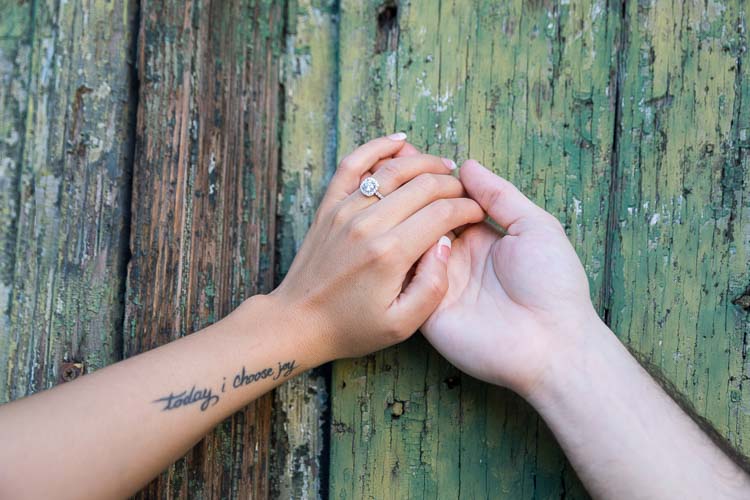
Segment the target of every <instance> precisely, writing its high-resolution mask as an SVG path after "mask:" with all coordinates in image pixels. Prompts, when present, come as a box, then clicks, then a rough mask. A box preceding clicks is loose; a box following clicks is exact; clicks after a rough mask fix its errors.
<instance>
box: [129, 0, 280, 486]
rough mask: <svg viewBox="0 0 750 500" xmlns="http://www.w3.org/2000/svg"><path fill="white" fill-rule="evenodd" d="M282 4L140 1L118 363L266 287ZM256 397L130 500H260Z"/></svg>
mask: <svg viewBox="0 0 750 500" xmlns="http://www.w3.org/2000/svg"><path fill="white" fill-rule="evenodd" d="M283 13H284V11H283V3H282V2H274V1H271V0H267V1H266V0H244V1H241V2H220V1H211V0H205V1H204V0H196V1H194V2H176V1H171V0H156V1H151V0H146V1H144V2H143V3H142V4H141V26H140V33H139V49H138V76H139V79H140V97H139V112H138V120H137V141H136V159H135V167H134V188H133V212H132V229H131V250H132V253H133V256H132V260H131V262H130V267H129V273H128V288H127V298H126V317H125V342H124V345H125V355H126V356H130V355H134V354H136V353H138V352H141V351H143V350H147V349H150V348H152V347H155V346H158V345H161V344H164V343H167V342H169V341H171V340H174V339H176V338H178V337H180V336H183V335H187V334H189V333H192V332H194V331H196V330H198V329H200V328H201V327H203V326H205V325H207V324H209V323H212V322H214V321H216V320H218V319H219V318H221V317H222V316H224V315H226V314H227V313H228V312H229V311H230V310H231V309H232V308H234V307H235V306H237V305H238V304H239V303H240V302H241V301H242V300H243V299H245V298H246V297H249V296H251V295H253V294H255V293H258V292H265V291H268V290H270V289H271V287H272V285H273V271H274V262H273V256H274V239H275V238H274V235H275V216H276V206H275V203H276V185H277V178H276V176H277V172H276V170H277V164H278V149H279V138H278V135H279V132H278V120H279V118H280V116H279V105H280V104H279V81H278V78H279V60H280V55H281V52H282V32H283ZM271 402H272V398H271V396H270V395H267V396H265V397H262V398H260V399H259V400H257V401H256V402H254V403H253V404H251V405H250V406H248V407H247V408H246V409H244V410H243V411H240V412H238V413H237V414H235V415H234V416H233V417H232V418H230V419H228V420H227V421H225V422H223V423H222V424H220V425H219V426H218V427H217V429H216V430H215V431H214V432H213V433H212V434H210V435H209V436H207V437H206V438H205V439H204V440H203V441H201V442H200V443H199V444H198V445H197V446H196V447H195V448H194V449H193V450H192V451H190V452H189V453H188V454H187V455H186V456H185V457H184V458H182V459H181V460H179V461H178V462H177V463H176V464H175V465H173V466H171V467H170V468H169V469H168V470H167V471H166V472H165V473H163V474H162V475H161V476H160V477H159V478H158V479H156V480H155V481H154V482H152V483H151V484H150V485H149V486H148V487H147V488H146V489H145V490H143V492H142V493H141V494H140V495H139V496H140V497H141V498H154V497H157V498H162V497H165V496H166V497H170V498H201V497H203V498H238V497H239V498H248V497H252V498H265V497H266V496H267V494H268V470H269V456H268V454H269V437H270V415H271Z"/></svg>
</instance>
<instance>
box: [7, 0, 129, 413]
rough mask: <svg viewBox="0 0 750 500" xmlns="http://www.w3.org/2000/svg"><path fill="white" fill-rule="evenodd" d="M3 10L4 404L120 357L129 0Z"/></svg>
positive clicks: (24, 4)
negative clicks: (74, 369)
mask: <svg viewBox="0 0 750 500" xmlns="http://www.w3.org/2000/svg"><path fill="white" fill-rule="evenodd" d="M0 10H1V11H2V18H1V19H0V82H2V83H1V84H2V87H3V89H2V90H0V120H1V121H2V123H1V124H0V185H1V186H2V188H3V189H2V194H0V225H1V226H2V230H0V248H1V249H2V254H1V258H0V262H1V264H0V307H1V309H2V310H1V311H0V314H1V315H2V318H1V319H0V402H4V401H8V400H10V399H16V398H19V397H22V396H24V395H26V394H29V393H32V392H35V391H38V390H41V389H46V388H48V387H51V386H52V385H54V384H55V383H56V382H58V380H59V379H60V375H61V368H62V364H63V362H66V361H68V362H82V363H83V365H84V369H85V370H88V371H92V370H95V369H97V368H100V367H103V366H105V365H107V364H109V363H112V362H114V361H117V360H118V359H119V357H120V350H121V327H122V302H121V298H122V297H121V295H122V292H123V283H124V275H125V269H124V261H125V258H126V257H127V213H128V206H129V196H130V166H131V163H132V157H131V152H132V142H133V138H132V131H133V120H134V92H133V88H132V83H133V82H132V78H131V77H132V72H133V70H132V66H131V64H130V63H131V61H130V59H131V56H132V51H133V41H134V37H133V35H132V31H133V28H134V26H133V22H134V15H135V3H134V2H132V1H129V0H115V1H112V2H97V1H93V0H80V1H74V2H63V1H59V2H58V1H51V2H22V3H18V2H11V1H4V2H2V5H1V6H0Z"/></svg>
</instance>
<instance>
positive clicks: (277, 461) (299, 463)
mask: <svg viewBox="0 0 750 500" xmlns="http://www.w3.org/2000/svg"><path fill="white" fill-rule="evenodd" d="M337 22H338V12H337V2H336V1H334V0H298V1H290V2H289V3H288V7H287V30H286V31H287V38H286V53H285V55H284V123H283V128H282V148H281V151H282V155H281V172H280V182H279V205H278V216H279V227H278V231H277V233H278V234H277V242H278V251H277V255H278V256H279V262H278V268H279V277H280V278H281V277H283V274H284V273H285V272H286V271H287V270H288V268H289V266H290V265H291V263H292V260H293V259H294V256H295V255H296V253H297V250H298V249H299V247H300V245H301V244H302V240H303V239H304V237H305V233H306V232H307V228H308V227H309V225H310V223H311V222H312V219H313V216H314V215H315V210H316V209H317V205H318V202H319V201H320V197H321V196H322V194H323V193H324V192H325V189H326V185H327V182H328V179H329V178H330V176H331V174H332V172H333V170H334V169H335V161H336V158H335V156H336V149H335V148H336V129H335V123H336V109H337V104H338V102H337V98H336V84H337V77H338V75H337V67H336V66H337V59H336V49H337V35H338V32H337ZM327 399H328V394H327V389H326V378H325V376H324V374H323V373H322V371H321V370H313V371H312V372H306V373H302V374H300V375H298V376H297V377H295V378H294V379H292V380H290V381H289V382H287V383H285V384H284V385H282V386H280V387H279V388H277V389H276V391H275V396H274V415H275V416H274V423H273V425H274V442H273V453H274V454H273V462H272V471H271V472H272V474H271V476H272V481H273V483H272V485H271V488H272V489H271V492H272V497H273V498H280V499H306V498H318V497H319V496H320V493H321V489H322V488H326V487H327V477H325V475H326V474H327V472H328V471H327V468H326V465H327V464H326V463H325V459H326V457H325V453H326V452H327V450H325V449H324V447H325V445H326V441H327V436H326V435H325V433H326V432H327V431H328V429H327V427H326V426H325V418H326V407H327V404H328V401H327Z"/></svg>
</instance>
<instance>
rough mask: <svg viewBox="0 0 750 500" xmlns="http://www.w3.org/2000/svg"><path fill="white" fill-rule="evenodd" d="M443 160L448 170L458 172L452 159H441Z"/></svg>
mask: <svg viewBox="0 0 750 500" xmlns="http://www.w3.org/2000/svg"><path fill="white" fill-rule="evenodd" d="M440 160H442V162H443V165H445V166H446V167H448V170H456V162H455V161H453V160H451V159H450V158H440Z"/></svg>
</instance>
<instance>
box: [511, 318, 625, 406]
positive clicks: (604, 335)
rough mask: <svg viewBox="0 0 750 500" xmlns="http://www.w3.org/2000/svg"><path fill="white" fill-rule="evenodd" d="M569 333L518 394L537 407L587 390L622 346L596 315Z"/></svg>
mask: <svg viewBox="0 0 750 500" xmlns="http://www.w3.org/2000/svg"><path fill="white" fill-rule="evenodd" d="M580 328H581V331H579V332H575V334H571V335H570V336H569V337H568V338H569V339H570V341H569V342H568V343H566V345H565V347H564V348H562V349H560V350H559V351H558V352H556V353H555V355H554V356H553V357H551V359H549V360H548V362H547V364H546V365H545V368H544V369H543V370H542V372H541V373H540V375H539V378H538V380H537V381H536V383H535V384H534V385H533V387H532V388H531V389H530V390H529V391H528V392H527V393H526V394H522V396H523V397H524V398H525V399H526V400H527V401H529V403H530V404H531V405H532V406H534V407H536V408H537V409H538V410H539V409H541V408H543V407H554V406H558V405H560V404H561V403H562V402H563V401H562V400H563V399H567V398H571V397H575V395H576V394H578V393H581V392H584V391H588V390H590V389H591V385H592V384H594V383H596V381H597V380H598V379H599V378H600V376H601V374H602V373H603V371H604V370H608V369H611V368H612V367H613V366H616V365H617V364H618V363H619V361H620V360H621V359H622V355H623V354H624V355H626V356H627V355H628V353H627V350H626V349H625V347H624V346H623V345H622V344H621V343H620V341H619V340H618V339H617V337H616V336H615V335H614V333H612V331H611V330H610V329H609V328H608V327H607V325H606V324H604V322H603V321H602V320H601V319H599V317H598V316H594V317H592V318H591V319H590V320H588V321H586V322H585V323H584V324H582V325H581V326H580Z"/></svg>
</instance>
